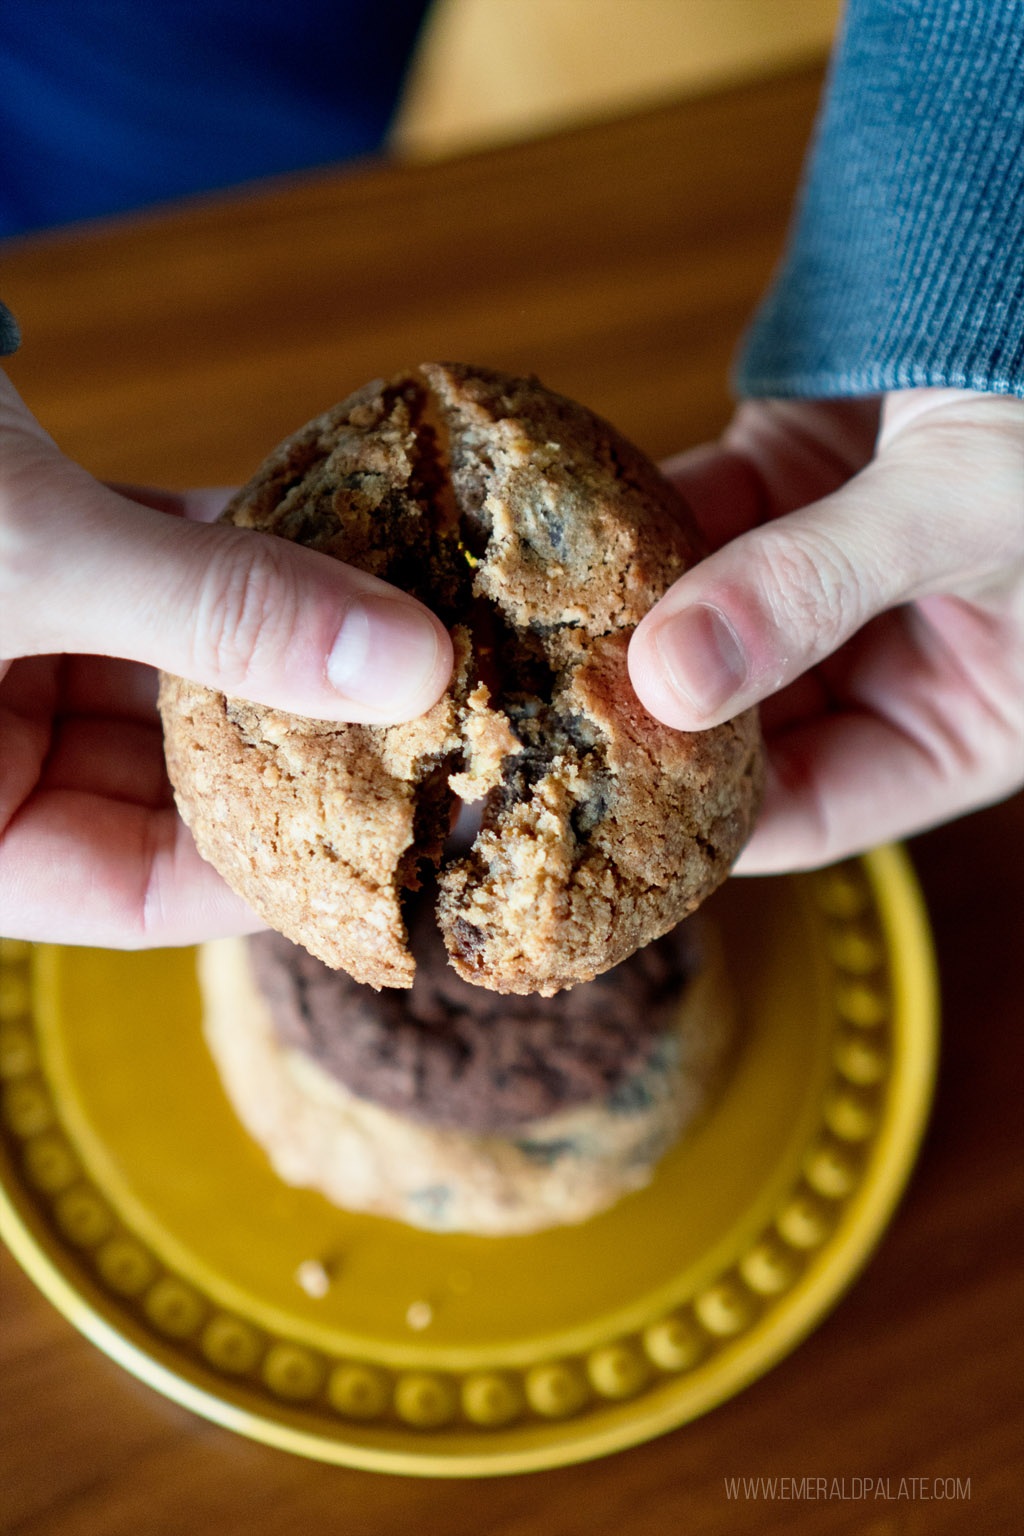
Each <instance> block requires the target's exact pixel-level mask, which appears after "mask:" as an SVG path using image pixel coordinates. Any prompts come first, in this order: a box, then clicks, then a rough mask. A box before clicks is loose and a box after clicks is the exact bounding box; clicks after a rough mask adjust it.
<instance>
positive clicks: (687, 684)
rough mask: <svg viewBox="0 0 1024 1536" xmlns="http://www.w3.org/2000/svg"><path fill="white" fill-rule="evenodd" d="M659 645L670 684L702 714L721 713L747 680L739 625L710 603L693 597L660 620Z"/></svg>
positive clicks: (657, 646)
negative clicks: (695, 601)
mask: <svg viewBox="0 0 1024 1536" xmlns="http://www.w3.org/2000/svg"><path fill="white" fill-rule="evenodd" d="M654 645H655V648H656V650H657V652H658V655H659V656H660V658H661V662H662V665H663V666H664V668H665V676H666V680H667V682H668V684H669V686H670V687H671V688H672V689H673V691H674V692H675V693H677V694H678V695H679V696H680V698H682V699H684V700H685V701H686V703H688V704H691V705H692V706H693V708H694V709H696V710H698V711H699V713H700V714H702V715H712V714H717V713H718V711H719V710H720V709H721V708H722V706H723V705H724V704H726V703H728V701H729V699H731V698H732V697H733V695H734V694H735V693H736V692H737V691H738V689H739V688H740V687H741V685H742V684H743V683H744V682H745V681H746V677H747V660H746V657H745V656H744V654H743V647H742V646H741V645H740V642H739V640H738V639H737V637H736V631H735V630H734V629H733V627H732V625H731V624H730V623H729V620H728V619H727V618H726V617H725V614H724V613H722V612H720V610H719V609H717V608H712V607H711V606H710V604H708V603H694V604H693V605H692V606H691V607H689V608H684V609H682V611H681V612H680V613H676V614H674V615H673V616H672V618H670V619H666V620H665V622H664V623H663V624H659V625H658V627H657V629H656V630H655V631H654Z"/></svg>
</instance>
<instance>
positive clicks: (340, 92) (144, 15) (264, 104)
mask: <svg viewBox="0 0 1024 1536" xmlns="http://www.w3.org/2000/svg"><path fill="white" fill-rule="evenodd" d="M426 9H427V0H0V235H11V234H18V233H22V232H24V231H27V230H33V229H40V228H43V227H45V226H47V225H53V224H64V223H67V222H69V221H71V220H74V219H85V218H94V217H97V216H102V215H106V214H115V213H120V212H123V211H125V210H127V209H133V208H140V207H144V206H145V205H146V204H151V203H155V202H159V201H163V200H165V199H168V198H176V197H182V196H185V195H187V194H189V193H193V192H200V191H206V190H208V189H211V188H215V187H227V186H233V185H235V184H237V183H239V182H244V181H248V180H251V179H253V178H255V177H260V176H271V175H276V174H278V173H280V172H287V171H294V170H298V169H300V168H306V167H310V166H317V165H324V164H327V163H330V162H334V161H340V160H346V159H349V158H351V157H352V156H354V155H362V154H366V153H368V152H369V151H371V150H374V149H376V148H377V147H378V146H379V144H380V142H381V140H382V138H383V137H384V134H385V133H386V131H387V128H388V125H389V123H390V120H391V116H392V113H393V111H394V107H395V103H396V101H397V99H398V95H399V90H400V87H401V84H402V78H403V75H404V73H405V70H406V67H407V65H408V62H409V58H410V55H411V52H412V48H413V45H414V43H415V40H416V35H417V32H418V29H419V26H420V23H421V21H422V19H423V16H424V13H425V12H426Z"/></svg>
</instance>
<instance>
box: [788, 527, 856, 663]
mask: <svg viewBox="0 0 1024 1536" xmlns="http://www.w3.org/2000/svg"><path fill="white" fill-rule="evenodd" d="M762 553H763V566H762V588H763V591H764V595H765V599H766V601H767V605H768V609H769V612H770V614H771V618H772V621H773V623H774V624H775V625H776V626H777V628H778V629H779V630H780V631H782V632H783V633H788V634H792V635H795V636H797V637H799V638H800V639H801V640H803V641H804V642H805V643H806V644H807V645H808V646H812V647H813V648H814V649H815V650H822V649H826V650H832V649H834V648H835V647H836V646H838V645H839V644H840V643H841V642H842V641H843V640H844V639H845V638H846V637H847V636H848V635H849V634H850V633H851V632H852V631H853V630H854V629H856V628H858V627H859V625H860V624H861V623H862V622H863V621H864V619H865V618H866V617H867V615H866V613H865V603H864V592H863V576H862V573H861V572H860V571H858V569H857V567H856V565H855V564H854V562H853V560H852V559H851V558H850V556H849V554H848V553H847V552H846V551H845V550H844V549H843V548H842V546H841V545H840V544H838V543H837V542H836V540H834V539H833V538H830V537H829V536H828V534H827V533H825V532H824V531H823V530H820V529H815V530H813V531H812V530H810V529H806V528H804V529H799V530H796V529H787V530H785V531H784V532H783V531H782V530H778V531H776V530H767V531H766V536H765V540H764V547H763V551H762Z"/></svg>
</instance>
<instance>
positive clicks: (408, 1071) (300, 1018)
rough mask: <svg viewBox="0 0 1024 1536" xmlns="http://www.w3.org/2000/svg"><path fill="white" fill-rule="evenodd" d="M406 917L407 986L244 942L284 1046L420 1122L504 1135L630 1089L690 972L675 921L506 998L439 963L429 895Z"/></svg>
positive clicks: (279, 945)
mask: <svg viewBox="0 0 1024 1536" xmlns="http://www.w3.org/2000/svg"><path fill="white" fill-rule="evenodd" d="M409 926H410V944H411V948H412V952H413V955H414V958H415V960H416V975H415V979H414V981H413V984H412V987H411V988H410V989H408V990H399V989H384V990H383V991H380V992H374V991H373V990H372V989H371V988H369V987H363V986H360V985H359V984H358V983H357V982H355V981H353V980H352V979H351V977H350V976H348V975H347V974H346V973H345V972H344V971H335V970H331V969H330V968H329V967H328V966H325V965H324V964H323V962H322V961H319V960H316V959H314V957H313V956H312V955H310V954H309V953H308V952H307V951H306V950H305V949H303V948H302V946H301V945H297V944H293V943H291V941H290V940H289V939H286V938H284V936H283V935H282V934H279V933H274V932H273V931H268V932H266V933H260V934H256V935H254V936H253V937H252V938H251V939H250V940H249V941H248V944H249V966H250V969H251V972H252V976H253V980H254V982H255V985H256V987H257V989H258V990H259V992H260V993H261V995H262V996H263V997H264V999H265V1000H266V1003H267V1006H268V1008H269V1010H270V1013H271V1016H272V1018H273V1021H274V1030H275V1035H276V1038H277V1040H278V1042H279V1043H280V1045H281V1046H282V1047H287V1048H288V1049H292V1050H295V1051H298V1052H300V1053H302V1054H304V1055H306V1056H308V1057H309V1058H310V1059H311V1060H313V1061H315V1062H316V1063H317V1064H318V1065H319V1066H320V1067H321V1068H322V1070H323V1071H324V1072H326V1073H328V1074H329V1075H330V1076H331V1077H333V1078H335V1079H336V1080H337V1081H338V1082H339V1083H341V1084H342V1086H343V1087H345V1088H347V1089H350V1090H351V1092H352V1093H354V1094H355V1095H356V1096H357V1097H358V1098H363V1099H370V1100H372V1101H373V1102H374V1103H376V1104H379V1105H380V1106H382V1107H383V1108H385V1109H388V1110H392V1111H393V1112H395V1113H396V1114H400V1115H403V1116H406V1117H408V1118H410V1119H413V1120H417V1121H420V1122H422V1123H423V1124H427V1125H438V1126H458V1127H462V1128H464V1129H466V1130H471V1131H474V1132H480V1133H485V1132H499V1131H509V1130H512V1129H514V1128H516V1127H518V1126H520V1125H522V1124H524V1123H525V1122H527V1121H531V1120H538V1119H541V1118H544V1117H547V1116H550V1115H554V1114H558V1113H559V1112H560V1111H562V1110H565V1109H568V1108H570V1107H572V1106H574V1105H579V1104H588V1103H594V1102H599V1101H602V1100H607V1099H611V1098H614V1097H615V1096H616V1094H622V1095H625V1096H626V1097H628V1095H629V1092H630V1087H629V1085H630V1083H631V1081H632V1080H633V1079H634V1078H635V1077H636V1076H637V1075H638V1074H641V1073H642V1072H643V1071H644V1070H645V1068H646V1065H647V1063H648V1061H649V1058H650V1057H651V1056H652V1054H653V1053H654V1052H655V1050H656V1048H657V1046H658V1044H659V1042H660V1041H661V1039H662V1037H663V1036H664V1035H665V1033H666V1031H667V1030H669V1029H670V1028H671V1027H672V1025H673V1023H674V1020H675V1015H676V1013H677V1011H678V1007H679V999H680V997H681V996H682V994H683V992H684V990H685V987H686V984H687V982H688V981H689V979H690V977H691V975H692V974H693V972H694V971H695V970H696V945H697V939H696V936H695V935H694V934H693V932H692V928H693V925H692V923H683V924H682V925H681V926H680V927H679V928H677V929H674V930H673V931H672V932H671V933H669V934H666V935H665V936H664V937H663V938H661V939H659V940H657V941H656V942H655V943H653V944H650V945H648V946H647V947H646V948H645V949H643V950H641V951H639V952H638V953H637V954H635V955H633V956H632V957H631V958H630V959H629V960H627V961H626V962H625V963H624V964H622V965H619V966H616V967H614V968H613V969H612V970H610V971H606V972H604V973H603V975H601V976H599V977H597V978H596V979H595V980H593V981H589V982H583V983H582V984H581V985H580V986H578V987H574V988H572V989H571V990H569V991H562V992H559V993H557V994H556V995H555V996H554V997H550V998H541V997H537V996H536V995H534V996H529V997H523V996H517V995H516V994H508V995H504V996H503V995H500V994H497V993H494V992H489V991H486V990H484V989H483V988H481V987H475V986H472V985H471V984H470V983H469V982H466V981H464V980H463V979H462V978H461V977H460V976H458V975H457V974H456V972H455V971H454V970H453V968H452V967H451V966H450V965H449V964H448V957H447V954H446V952H445V949H444V945H443V943H442V941H441V935H440V933H439V931H438V929H437V926H436V924H435V922H434V920H433V912H432V909H431V904H430V902H429V900H423V899H421V900H418V901H417V902H416V903H415V910H414V912H413V915H412V920H411V922H410V925H409Z"/></svg>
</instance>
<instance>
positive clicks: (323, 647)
mask: <svg viewBox="0 0 1024 1536" xmlns="http://www.w3.org/2000/svg"><path fill="white" fill-rule="evenodd" d="M8 400H9V397H8ZM4 404H5V405H6V404H7V401H5V402H4ZM26 414H27V413H26ZM4 420H6V421H7V422H9V421H10V416H9V413H7V412H5V413H4V416H3V418H0V448H2V450H3V459H2V462H3V468H2V472H0V569H2V575H0V597H2V604H0V606H2V608H3V614H4V617H3V626H2V633H0V654H2V655H3V656H4V657H5V658H6V659H11V658H13V657H16V656H27V655H42V654H51V653H59V652H84V653H88V654H94V655H105V656H119V657H124V658H126V659H129V660H132V661H141V662H146V663H149V664H150V665H152V666H155V667H160V668H162V669H163V670H165V671H168V672H175V673H178V674H180V675H181V676H184V677H188V678H191V679H192V680H193V681H196V682H200V683H204V684H205V685H207V686H208V687H211V688H215V689H218V690H219V691H221V692H224V693H227V694H231V695H233V696H236V697H242V698H248V699H253V700H255V701H256V702H258V703H261V704H268V705H272V706H275V707H278V708H283V709H288V710H291V711H294V712H295V713H298V714H304V715H309V716H312V717H314V718H317V719H336V720H347V721H355V722H360V723H364V724H390V723H395V722H398V721H402V720H409V719H413V718H414V717H415V716H417V715H419V714H422V713H423V712H424V711H425V710H426V709H429V708H430V706H431V705H432V704H434V703H435V702H436V700H437V699H438V698H439V697H440V696H441V694H442V693H443V691H444V689H445V686H446V685H447V681H448V677H449V674H450V671H451V662H452V650H451V642H450V640H449V638H448V635H447V633H446V631H445V629H444V626H443V625H442V624H441V622H440V620H439V619H437V618H436V617H435V616H434V615H433V614H431V613H430V612H429V611H428V610H427V609H426V608H425V607H423V605H422V604H420V603H418V602H416V601H415V599H413V598H411V597H409V596H408V595H406V594H405V593H402V592H399V591H398V590H397V589H396V588H394V587H391V586H389V585H388V584H387V583H385V582H383V581H379V580H378V579H377V578H375V577H373V576H370V575H368V574H366V573H365V572H363V571H358V570H355V569H353V568H352V567H350V566H346V565H343V564H342V563H341V562H340V561H337V560H334V559H332V558H330V557H329V556H327V555H323V554H319V553H317V552H316V551H313V550H309V549H304V548H302V547H300V546H298V545H294V544H291V543H289V542H288V541H287V540H285V539H280V538H276V537H274V536H272V535H268V534H261V533H255V532H252V531H251V530H247V529H241V528H232V527H230V526H227V525H224V524H218V525H215V526H205V525H203V524H198V523H195V522H189V521H186V520H184V519H182V518H179V517H172V516H168V515H167V514H165V513H161V512H159V511H156V510H154V509H152V508H150V507H144V506H140V505H139V504H138V503H136V502H134V501H131V500H129V499H128V498H127V497H124V496H121V495H118V494H117V493H116V492H114V491H112V490H110V489H108V488H107V487H106V486H103V485H100V484H99V483H98V482H97V481H95V480H93V479H92V478H91V477H90V476H89V475H88V474H86V472H85V471H84V470H83V469H81V468H80V466H78V465H77V464H74V463H72V462H71V461H70V460H69V459H66V458H65V457H64V456H63V455H61V454H60V453H59V452H58V450H57V449H56V448H55V447H54V445H53V444H52V443H51V442H50V440H49V439H48V438H46V436H45V434H44V433H42V432H41V431H39V429H38V428H36V429H35V430H15V431H11V430H7V429H6V428H5V426H4ZM29 420H31V418H29ZM33 426H34V424H33Z"/></svg>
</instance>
